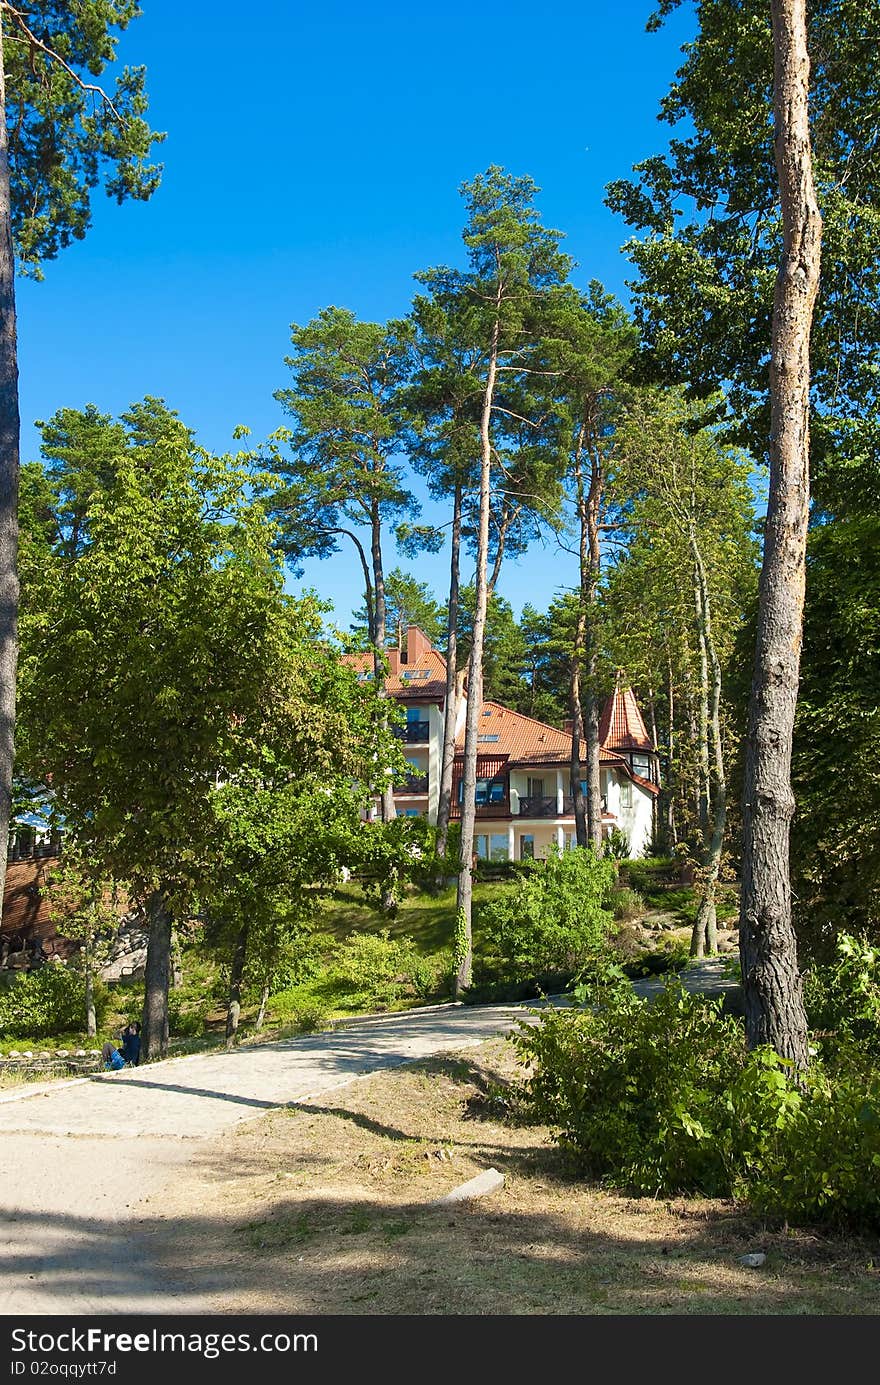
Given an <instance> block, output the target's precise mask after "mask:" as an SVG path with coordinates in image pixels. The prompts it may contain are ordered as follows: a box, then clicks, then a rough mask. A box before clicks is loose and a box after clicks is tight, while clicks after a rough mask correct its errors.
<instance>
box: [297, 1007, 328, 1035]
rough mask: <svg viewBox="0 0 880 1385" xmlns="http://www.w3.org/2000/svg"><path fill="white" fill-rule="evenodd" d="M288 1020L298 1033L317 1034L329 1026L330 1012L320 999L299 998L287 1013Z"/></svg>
mask: <svg viewBox="0 0 880 1385" xmlns="http://www.w3.org/2000/svg"><path fill="white" fill-rule="evenodd" d="M289 1022H290V1024H291V1025H292V1027H293V1028H294V1029H295V1030H296V1031H297V1033H299V1034H319V1033H320V1032H321V1031H322V1030H323V1029H328V1028H329V1026H330V1012H329V1011H328V1009H327V1006H326V1005H324V1004H322V1002H321V1001H320V1000H300V1001H297V1003H296V1004H295V1005H294V1006H293V1008H292V1010H291V1011H290V1014H289Z"/></svg>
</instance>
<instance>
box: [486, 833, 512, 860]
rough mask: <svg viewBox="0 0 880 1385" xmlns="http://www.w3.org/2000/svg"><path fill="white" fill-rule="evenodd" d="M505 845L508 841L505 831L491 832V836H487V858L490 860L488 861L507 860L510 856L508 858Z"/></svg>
mask: <svg viewBox="0 0 880 1385" xmlns="http://www.w3.org/2000/svg"><path fill="white" fill-rule="evenodd" d="M507 846H508V843H507V833H506V832H493V833H492V835H491V837H490V838H489V860H490V861H507V860H509V859H510V858H509V854H508V850H507Z"/></svg>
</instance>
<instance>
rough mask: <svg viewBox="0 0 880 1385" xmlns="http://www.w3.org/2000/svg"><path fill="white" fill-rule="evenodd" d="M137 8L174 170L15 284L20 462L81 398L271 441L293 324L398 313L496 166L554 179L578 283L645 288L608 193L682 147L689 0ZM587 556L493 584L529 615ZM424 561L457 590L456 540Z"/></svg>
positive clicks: (544, 195)
mask: <svg viewBox="0 0 880 1385" xmlns="http://www.w3.org/2000/svg"><path fill="white" fill-rule="evenodd" d="M142 8H143V11H144V13H143V16H142V18H141V19H139V20H137V21H136V22H135V23H134V24H133V25H132V26H131V28H130V30H129V31H128V33H127V34H126V35H125V36H124V37H123V40H122V44H121V47H120V53H121V56H122V58H123V59H124V60H125V61H128V62H132V63H145V64H146V66H147V69H148V89H149V92H150V99H151V112H150V115H151V119H152V123H153V125H154V126H155V128H157V129H161V130H166V131H167V132H168V138H167V140H166V142H165V144H164V145H163V146H162V147H161V151H160V157H161V158H162V160H163V161H164V164H165V175H164V179H163V183H162V186H161V188H160V189H159V191H158V192H157V193H156V194H155V196H154V197H153V198H152V200H151V201H150V202H148V203H146V204H140V203H138V204H131V205H126V206H123V207H121V208H120V207H117V206H116V205H115V204H114V203H111V202H110V201H109V200H108V199H107V198H106V197H105V196H104V195H103V193H100V194H98V196H97V197H96V199H95V214H94V225H93V227H92V230H91V232H90V233H89V236H88V238H87V239H86V240H85V241H83V242H81V243H78V244H76V245H74V246H73V247H71V248H70V249H68V250H66V251H65V252H64V253H63V255H62V256H61V258H59V259H58V260H57V261H55V262H54V263H50V264H48V265H47V266H46V277H45V281H44V282H43V283H42V284H36V285H35V284H31V283H26V282H21V283H20V289H19V335H20V364H21V405H22V456H23V458H25V459H32V458H34V457H36V455H37V451H38V435H37V433H36V431H35V429H34V427H33V423H34V420H36V419H40V418H47V417H48V416H49V415H51V414H52V413H53V412H54V410H55V409H57V408H59V407H61V406H65V405H67V406H73V407H79V406H82V405H84V404H86V403H94V404H96V405H97V406H98V407H99V408H100V409H102V410H104V411H106V412H108V413H114V414H115V413H118V412H120V411H121V410H122V409H124V408H125V407H126V406H127V405H128V404H130V403H131V402H132V401H133V400H136V399H139V398H142V397H143V395H145V394H155V395H160V396H162V397H164V398H165V399H166V400H167V401H168V403H169V404H170V405H172V406H173V407H174V408H176V409H177V410H178V412H179V413H180V415H181V417H182V418H183V419H184V421H185V422H186V423H187V424H188V425H189V426H190V427H192V428H194V429H195V430H196V432H197V434H198V437H199V440H200V441H201V442H202V443H203V444H204V445H205V446H206V447H209V448H212V449H215V450H217V451H222V450H226V449H228V448H230V447H231V446H232V442H231V433H232V430H233V428H234V427H235V426H236V424H246V425H248V426H249V427H250V428H251V429H252V430H253V434H254V436H255V437H256V438H260V437H263V436H265V435H266V434H267V433H268V432H269V431H271V430H272V429H273V428H275V427H277V426H278V424H279V423H281V422H282V421H283V416H282V415H281V412H280V410H279V407H278V405H277V404H276V403H275V401H274V399H273V398H272V395H273V391H274V390H276V389H278V388H279V387H281V386H283V385H285V384H286V383H287V380H286V378H285V377H286V375H287V371H286V368H285V367H284V364H283V357H284V355H285V353H286V351H287V349H288V347H289V328H290V323H291V322H294V321H297V322H304V321H307V320H308V319H309V318H311V317H312V316H314V315H315V313H317V312H318V311H319V310H320V309H321V308H322V307H324V306H326V305H328V304H331V303H332V304H338V305H341V306H345V307H348V308H350V309H352V310H353V311H354V312H355V313H357V314H358V315H359V316H360V317H363V318H369V319H375V320H378V319H383V318H386V317H389V316H392V315H397V314H400V313H402V312H404V311H405V310H406V308H407V306H408V303H409V301H410V298H411V296H412V293H413V290H414V288H415V285H414V284H413V281H412V274H413V273H414V271H416V270H418V269H420V268H424V267H425V266H427V265H432V264H440V263H450V262H452V263H456V262H460V261H461V258H462V256H461V250H462V247H461V242H460V232H461V225H462V219H463V217H462V204H461V200H460V197H459V194H458V187H459V185H460V183H461V182H462V181H463V180H464V179H466V178H471V177H473V175H474V174H475V173H478V172H481V171H482V170H483V169H485V168H486V167H487V166H488V165H489V164H490V163H499V164H502V165H504V166H505V167H506V168H508V169H509V170H510V171H511V172H512V173H528V174H530V175H531V176H532V177H533V178H534V179H535V181H536V182H537V183H538V184H539V186H540V187H541V189H542V192H541V194H540V196H539V199H538V203H539V206H540V208H541V211H542V214H543V218H544V221H545V224H547V225H549V226H554V227H557V228H558V229H560V230H563V231H565V232H566V235H567V243H566V247H565V248H566V249H567V250H568V252H569V253H570V254H571V255H573V256H574V258H575V259H576V260H577V262H578V265H579V268H578V269H577V270H576V271H575V276H574V277H575V280H576V282H579V283H582V284H586V283H587V281H588V280H589V279H591V278H598V279H600V280H602V282H603V283H604V284H605V286H606V288H608V289H610V290H611V291H612V292H615V293H617V294H618V295H620V296H621V297H623V298H624V300H625V299H626V291H625V283H624V281H625V279H626V277H627V273H628V266H627V263H626V261H625V259H624V257H623V255H622V254H621V253H620V246H621V244H622V242H623V241H624V240H625V238H626V232H627V228H626V227H625V226H624V225H623V223H622V222H621V221H620V220H619V219H618V218H616V217H613V216H612V215H611V214H610V212H608V211H607V210H606V208H605V207H603V205H602V198H603V192H604V188H605V185H606V184H607V183H608V182H609V181H610V180H611V179H612V178H615V177H620V176H624V175H626V174H627V172H628V171H629V169H630V167H631V165H632V164H633V163H634V162H635V161H637V160H638V159H641V158H644V157H646V156H647V155H649V154H652V153H656V152H657V151H658V150H659V149H661V148H662V147H663V145H664V143H665V140H666V138H667V134H668V127H667V126H665V125H662V124H658V122H657V109H658V104H659V101H660V98H661V97H662V95H663V94H664V93H665V91H666V90H667V89H668V87H669V83H670V80H671V78H672V76H673V74H674V72H675V70H676V68H677V67H678V66H679V64H680V61H681V54H680V46H681V44H682V43H683V42H685V41H686V40H687V39H688V38H689V37H690V36H691V33H692V29H693V19H692V15H691V11H690V7H689V6H687V5H686V6H685V7H684V8H683V10H682V11H680V12H678V13H676V14H675V15H673V17H672V20H671V22H670V23H669V24H668V25H667V26H666V27H665V28H664V29H662V30H661V31H660V33H659V34H646V33H645V21H646V19H647V17H648V15H649V13H650V11H651V8H652V5H651V0H647V3H642V2H641V0H619V3H617V4H616V5H614V6H611V5H608V4H607V3H600V2H599V0H580V3H572V2H571V0H558V3H557V4H555V5H554V6H552V7H536V6H534V5H532V4H526V3H523V2H522V0H506V3H503V2H502V0H487V2H486V3H483V4H481V5H479V6H475V5H473V4H472V3H463V2H462V0H454V2H453V0H434V3H433V4H432V5H430V6H429V5H413V4H403V3H399V0H373V4H372V5H364V4H355V3H351V2H350V0H327V3H322V4H320V5H314V4H305V3H294V0H287V3H285V2H284V0H264V3H263V4H262V5H260V6H259V7H254V10H253V11H252V12H249V11H248V9H247V8H246V7H243V6H241V5H240V4H233V3H232V2H231V0H212V3H211V4H208V3H206V0H188V3H187V4H185V5H181V4H180V3H179V0H142ZM250 13H252V14H253V19H252V20H251V18H250V17H249V15H250ZM397 561H398V559H397V556H396V554H395V553H394V550H393V547H392V545H391V542H390V540H389V545H388V555H387V566H388V567H389V568H390V567H392V566H393V565H394V564H395V563H396V562H397ZM572 561H573V560H572V559H571V558H570V557H568V556H567V555H565V554H560V553H558V552H554V551H553V550H552V549H549V548H548V549H544V550H541V551H539V552H538V553H537V554H529V555H528V556H527V557H526V558H525V559H524V560H522V561H521V562H520V563H518V564H510V565H508V566H507V568H506V571H505V573H504V574H503V576H502V579H501V583H500V586H499V591H500V593H501V594H502V595H504V596H506V597H507V599H508V600H510V601H511V603H512V604H513V606H514V609H515V610H517V611H519V610H520V609H521V607H522V604H523V602H524V601H530V602H532V604H534V605H537V606H539V607H543V606H546V604H547V603H548V602H549V601H550V600H551V599H552V597H553V595H554V593H555V592H556V591H557V590H559V589H560V588H561V587H563V586H565V585H569V584H572V583H573V582H574V572H573V570H570V569H571V566H572ZM401 565H402V566H406V564H405V563H404V562H402V563H401ZM418 576H419V577H420V578H421V579H422V580H427V581H430V582H431V583H432V584H433V585H434V586H435V588H436V590H437V592H438V594H440V593H442V591H443V586H444V582H445V581H446V562H445V560H444V558H443V556H442V555H440V556H439V557H437V558H425V559H423V560H420V562H419V564H418ZM304 584H306V585H311V586H314V587H316V588H317V589H318V590H319V591H320V592H321V594H322V595H324V596H327V597H329V598H330V599H331V600H332V601H333V603H334V607H335V616H336V620H337V621H338V623H339V624H341V625H343V626H345V625H347V623H348V620H349V616H350V612H351V611H352V610H353V609H354V608H355V607H357V606H358V605H359V604H360V600H361V597H360V588H359V582H358V574H357V570H356V568H355V566H354V564H353V563H352V561H351V559H350V557H349V555H348V554H340V555H339V556H338V557H336V558H332V559H329V560H327V561H325V562H323V563H317V562H315V563H311V564H309V566H308V569H307V572H306V577H305V582H304ZM299 585H301V584H299V583H291V587H292V589H294V590H296V589H297V588H298V586H299Z"/></svg>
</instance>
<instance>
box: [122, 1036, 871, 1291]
mask: <svg viewBox="0 0 880 1385" xmlns="http://www.w3.org/2000/svg"><path fill="white" fill-rule="evenodd" d="M513 1071H514V1062H513V1057H512V1052H511V1049H510V1046H509V1045H508V1044H507V1043H505V1042H504V1041H502V1040H497V1041H493V1042H492V1043H490V1044H486V1045H483V1046H482V1047H481V1048H480V1049H472V1050H469V1051H468V1052H467V1053H466V1054H465V1055H463V1056H446V1057H442V1058H435V1059H432V1060H430V1061H426V1062H423V1063H419V1064H414V1065H412V1066H408V1067H405V1068H399V1069H397V1070H395V1071H392V1072H387V1073H383V1074H380V1075H377V1076H373V1077H370V1078H368V1079H365V1080H363V1081H359V1082H355V1083H352V1084H350V1085H349V1086H347V1087H344V1088H341V1089H339V1090H338V1091H337V1092H335V1093H332V1092H331V1093H330V1094H328V1095H327V1096H326V1097H324V1098H322V1099H320V1100H316V1101H315V1102H313V1103H311V1104H309V1105H306V1106H299V1107H296V1108H292V1109H291V1110H290V1111H284V1112H275V1113H272V1114H271V1115H269V1116H267V1117H262V1118H261V1119H260V1120H259V1121H254V1122H252V1123H250V1124H248V1125H245V1126H242V1127H239V1129H238V1131H237V1133H236V1134H235V1135H234V1136H231V1137H229V1138H228V1139H227V1140H226V1141H225V1142H224V1144H223V1145H222V1146H219V1145H218V1146H214V1147H212V1148H211V1149H210V1150H209V1151H203V1152H202V1154H201V1155H200V1157H199V1159H198V1161H197V1163H195V1164H194V1165H192V1166H191V1167H190V1169H189V1171H188V1173H187V1174H186V1175H185V1181H182V1182H180V1183H178V1184H177V1185H176V1187H175V1189H174V1192H173V1193H172V1197H171V1201H168V1200H167V1199H165V1205H164V1207H163V1211H162V1216H161V1219H159V1220H158V1221H152V1220H151V1225H150V1227H149V1229H148V1228H147V1227H146V1226H145V1227H144V1230H145V1232H147V1234H149V1235H150V1237H151V1240H152V1241H153V1249H154V1250H155V1252H156V1253H157V1254H158V1255H159V1256H160V1257H161V1258H162V1259H163V1261H164V1263H165V1264H166V1267H167V1269H168V1271H169V1273H170V1274H172V1275H173V1276H174V1277H175V1279H177V1280H179V1281H189V1282H197V1283H198V1284H199V1286H200V1287H202V1288H205V1287H207V1288H208V1289H209V1292H210V1293H211V1294H212V1296H213V1298H212V1302H213V1303H214V1304H215V1306H216V1311H218V1312H227V1313H232V1312H244V1313H247V1312H275V1313H309V1312H315V1313H327V1314H329V1313H351V1314H358V1313H360V1314H376V1315H378V1314H398V1313H416V1314H432V1313H444V1314H492V1313H506V1314H509V1313H516V1314H520V1313H522V1314H528V1313H533V1314H562V1313H574V1314H620V1313H624V1314H680V1313H688V1314H714V1313H726V1314H868V1313H870V1314H873V1313H876V1312H877V1311H878V1310H880V1293H878V1289H880V1283H878V1279H880V1270H878V1269H877V1268H875V1266H880V1247H878V1246H877V1244H876V1242H874V1243H870V1242H868V1241H857V1240H851V1241H850V1240H842V1239H833V1238H829V1237H826V1236H822V1235H818V1234H812V1233H809V1232H806V1231H794V1230H792V1231H788V1230H786V1229H785V1228H778V1227H777V1228H773V1227H770V1226H768V1225H766V1224H762V1223H761V1222H760V1221H757V1220H756V1219H755V1218H753V1217H751V1216H749V1215H748V1214H745V1213H744V1212H743V1211H742V1209H740V1208H738V1207H736V1206H735V1205H734V1204H732V1203H729V1202H723V1201H709V1200H703V1199H680V1200H674V1201H666V1200H663V1201H653V1200H651V1199H633V1198H627V1197H621V1196H615V1195H613V1194H610V1193H607V1192H604V1191H602V1190H600V1189H597V1188H595V1187H591V1186H589V1185H587V1184H585V1183H583V1182H582V1181H580V1180H579V1179H578V1178H577V1177H576V1176H575V1174H574V1172H573V1170H572V1169H571V1167H570V1166H568V1165H567V1164H566V1161H565V1158H564V1157H563V1155H562V1154H561V1153H560V1152H559V1151H558V1150H557V1149H556V1148H555V1147H554V1146H553V1145H552V1144H551V1143H550V1141H549V1138H548V1132H547V1131H545V1130H542V1129H536V1128H534V1127H527V1126H524V1125H517V1124H516V1123H513V1122H510V1121H509V1120H507V1119H506V1118H505V1114H504V1104H503V1101H499V1100H498V1093H499V1091H500V1092H502V1093H503V1089H504V1084H505V1083H506V1082H507V1081H508V1080H509V1078H510V1076H511V1074H512V1072H513ZM490 1166H494V1167H495V1168H498V1169H500V1170H501V1171H502V1172H503V1173H504V1176H505V1185H504V1187H503V1188H502V1189H501V1190H499V1191H498V1192H496V1193H494V1194H493V1195H491V1196H489V1197H487V1198H484V1199H482V1200H480V1201H478V1202H473V1203H470V1204H464V1205H459V1206H457V1207H455V1208H454V1209H450V1208H448V1207H447V1208H442V1209H438V1208H431V1207H429V1206H428V1205H427V1204H428V1203H429V1202H430V1201H431V1200H432V1199H434V1198H436V1197H439V1196H440V1195H442V1194H443V1193H445V1192H447V1191H449V1190H450V1189H451V1188H453V1187H454V1186H455V1185H456V1184H458V1183H462V1182H464V1181H465V1180H466V1179H468V1178H471V1177H472V1176H473V1175H474V1174H475V1173H477V1172H479V1171H480V1170H482V1169H485V1168H487V1167H490ZM151 1211H152V1208H151ZM154 1215H155V1214H154ZM755 1250H760V1251H764V1252H766V1256H767V1259H766V1262H765V1264H764V1265H763V1266H762V1267H761V1268H760V1269H746V1268H744V1267H743V1266H741V1265H740V1264H739V1263H738V1257H739V1256H741V1255H743V1254H744V1253H746V1252H749V1251H755Z"/></svg>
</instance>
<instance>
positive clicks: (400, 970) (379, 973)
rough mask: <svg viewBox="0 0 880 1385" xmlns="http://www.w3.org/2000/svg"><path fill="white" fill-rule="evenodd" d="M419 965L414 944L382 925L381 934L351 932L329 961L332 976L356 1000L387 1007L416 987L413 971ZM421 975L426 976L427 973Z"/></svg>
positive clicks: (365, 1003) (361, 1002)
mask: <svg viewBox="0 0 880 1385" xmlns="http://www.w3.org/2000/svg"><path fill="white" fill-rule="evenodd" d="M419 966H420V959H419V957H418V954H417V953H416V950H415V947H414V945H413V943H411V942H410V941H409V940H408V939H398V938H391V937H390V936H389V933H388V929H387V928H383V929H382V930H381V931H380V932H378V933H351V934H349V936H348V937H347V938H346V939H345V941H344V942H343V943H341V944H340V946H339V948H338V949H337V951H336V954H335V957H334V959H333V961H332V963H331V964H330V979H331V980H332V981H333V982H335V983H336V984H337V986H338V987H339V988H342V989H344V990H345V991H346V992H347V994H348V996H349V998H350V999H351V1000H353V1001H354V1002H356V1003H359V1004H363V1005H371V1006H375V1007H381V1006H388V1005H393V1004H394V1003H395V1001H397V1000H399V999H400V998H401V996H402V995H403V994H405V993H406V991H407V990H414V989H415V986H414V982H413V972H414V971H415V970H417V969H418V968H419ZM420 975H422V977H424V972H423V971H422V972H421V973H420Z"/></svg>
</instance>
